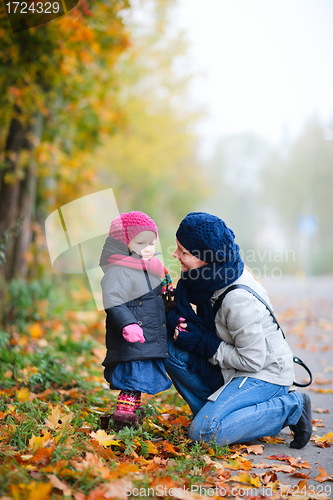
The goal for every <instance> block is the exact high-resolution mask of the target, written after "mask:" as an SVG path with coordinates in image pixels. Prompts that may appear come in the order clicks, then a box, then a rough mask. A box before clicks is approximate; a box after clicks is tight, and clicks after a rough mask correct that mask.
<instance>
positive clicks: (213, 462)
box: [204, 455, 224, 469]
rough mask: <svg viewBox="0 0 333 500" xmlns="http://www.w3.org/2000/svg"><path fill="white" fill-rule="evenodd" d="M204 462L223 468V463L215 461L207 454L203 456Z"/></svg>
mask: <svg viewBox="0 0 333 500" xmlns="http://www.w3.org/2000/svg"><path fill="white" fill-rule="evenodd" d="M204 460H205V464H207V465H213V466H214V467H215V468H216V469H224V466H223V464H221V463H220V462H216V461H215V460H212V459H211V458H210V457H208V456H207V455H205V456H204Z"/></svg>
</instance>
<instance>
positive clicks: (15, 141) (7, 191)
mask: <svg viewBox="0 0 333 500" xmlns="http://www.w3.org/2000/svg"><path fill="white" fill-rule="evenodd" d="M16 111H17V112H19V108H17V107H16ZM23 141H24V129H23V126H22V124H21V122H20V121H19V120H18V119H17V118H13V119H12V121H11V124H10V127H9V132H8V137H7V141H6V145H5V168H4V170H3V171H2V179H1V181H2V182H1V198H0V241H2V242H3V243H5V245H6V264H4V265H3V266H1V277H2V280H6V279H8V259H9V260H10V256H11V254H12V248H13V241H11V239H10V238H6V237H5V234H6V231H8V230H10V229H11V228H12V227H13V225H14V223H15V221H16V220H17V216H18V204H19V192H20V182H19V180H18V178H17V175H16V171H17V163H18V158H19V154H20V151H21V149H22V145H23Z"/></svg>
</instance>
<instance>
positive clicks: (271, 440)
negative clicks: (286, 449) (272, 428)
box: [259, 436, 286, 444]
mask: <svg viewBox="0 0 333 500" xmlns="http://www.w3.org/2000/svg"><path fill="white" fill-rule="evenodd" d="M259 439H260V441H264V442H265V443H273V444H277V443H285V442H286V440H285V439H282V438H279V437H276V436H265V437H262V438H259Z"/></svg>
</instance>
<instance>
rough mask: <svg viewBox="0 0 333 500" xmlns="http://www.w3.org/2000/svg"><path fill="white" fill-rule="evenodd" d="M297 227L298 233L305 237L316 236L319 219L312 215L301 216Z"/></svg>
mask: <svg viewBox="0 0 333 500" xmlns="http://www.w3.org/2000/svg"><path fill="white" fill-rule="evenodd" d="M297 227H298V231H299V232H300V233H301V234H303V235H304V236H314V235H315V234H316V232H317V229H318V223H317V219H316V217H315V216H314V215H312V214H304V215H300V216H299V218H298V224H297Z"/></svg>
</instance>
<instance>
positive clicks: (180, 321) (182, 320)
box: [177, 318, 186, 332]
mask: <svg viewBox="0 0 333 500" xmlns="http://www.w3.org/2000/svg"><path fill="white" fill-rule="evenodd" d="M184 322H185V323H186V319H185V318H179V320H178V325H177V329H178V330H179V331H180V332H186V329H185V328H183V327H182V326H180V323H184Z"/></svg>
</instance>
